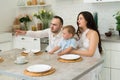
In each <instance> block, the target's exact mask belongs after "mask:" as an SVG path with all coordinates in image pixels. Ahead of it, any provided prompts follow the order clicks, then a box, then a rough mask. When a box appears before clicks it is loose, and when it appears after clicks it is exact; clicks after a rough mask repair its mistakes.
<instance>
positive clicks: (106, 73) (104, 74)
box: [99, 68, 110, 80]
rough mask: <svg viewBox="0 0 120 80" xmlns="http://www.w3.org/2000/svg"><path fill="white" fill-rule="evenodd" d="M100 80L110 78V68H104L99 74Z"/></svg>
mask: <svg viewBox="0 0 120 80" xmlns="http://www.w3.org/2000/svg"><path fill="white" fill-rule="evenodd" d="M99 80H110V68H103V70H102V72H101V73H100V74H99Z"/></svg>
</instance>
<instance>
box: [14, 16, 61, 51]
mask: <svg viewBox="0 0 120 80" xmlns="http://www.w3.org/2000/svg"><path fill="white" fill-rule="evenodd" d="M62 26H63V19H62V18H61V17H59V16H54V17H53V19H52V20H51V23H50V28H48V29H45V30H40V31H22V30H16V35H25V36H30V37H36V38H43V37H48V38H49V45H48V47H47V48H46V51H50V50H51V49H52V48H53V47H55V46H56V44H58V42H59V41H60V40H61V38H62V33H61V28H62Z"/></svg>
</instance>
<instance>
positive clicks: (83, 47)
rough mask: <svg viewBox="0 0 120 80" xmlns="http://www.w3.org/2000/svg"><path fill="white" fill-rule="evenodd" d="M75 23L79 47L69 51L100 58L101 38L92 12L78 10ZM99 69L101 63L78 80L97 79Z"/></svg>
mask: <svg viewBox="0 0 120 80" xmlns="http://www.w3.org/2000/svg"><path fill="white" fill-rule="evenodd" d="M77 25H78V30H77V37H78V47H79V49H77V50H72V52H71V53H74V54H79V55H81V56H85V57H88V58H100V57H101V55H100V53H102V47H101V39H100V34H99V31H98V29H97V26H96V24H95V21H94V18H93V16H92V14H91V13H90V12H87V11H83V12H80V13H79V14H78V17H77ZM83 58H84V57H83ZM85 59H86V58H85ZM101 69H102V65H100V66H98V67H96V68H94V69H93V70H92V71H90V72H89V73H87V74H86V75H85V76H83V77H82V78H81V79H80V80H99V74H100V72H101Z"/></svg>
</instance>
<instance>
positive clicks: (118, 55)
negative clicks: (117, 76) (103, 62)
mask: <svg viewBox="0 0 120 80" xmlns="http://www.w3.org/2000/svg"><path fill="white" fill-rule="evenodd" d="M111 67H112V68H116V69H120V51H111Z"/></svg>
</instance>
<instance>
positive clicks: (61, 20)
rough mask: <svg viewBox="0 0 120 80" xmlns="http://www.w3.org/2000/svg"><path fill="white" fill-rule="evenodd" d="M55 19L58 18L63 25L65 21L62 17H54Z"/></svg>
mask: <svg viewBox="0 0 120 80" xmlns="http://www.w3.org/2000/svg"><path fill="white" fill-rule="evenodd" d="M53 18H57V19H59V20H60V22H61V24H62V25H63V19H62V18H61V17H60V16H54V17H53Z"/></svg>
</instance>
